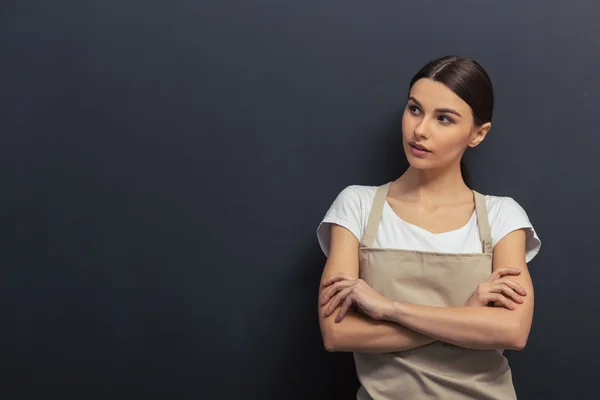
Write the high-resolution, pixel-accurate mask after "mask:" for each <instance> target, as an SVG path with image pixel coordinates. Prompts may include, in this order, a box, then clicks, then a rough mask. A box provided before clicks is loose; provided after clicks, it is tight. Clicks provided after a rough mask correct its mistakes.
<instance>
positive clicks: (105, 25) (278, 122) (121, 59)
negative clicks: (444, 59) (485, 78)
mask: <svg viewBox="0 0 600 400" xmlns="http://www.w3.org/2000/svg"><path fill="white" fill-rule="evenodd" d="M599 15H600V3H598V2H593V1H591V0H590V1H582V0H572V1H569V2H558V1H556V2H555V1H542V0H536V1H519V2H491V1H468V0H456V1H453V2H446V1H434V0H430V1H420V2H392V1H375V2H372V1H353V0H350V1H331V0H319V1H313V0H306V1H302V2H299V1H295V2H292V1H264V0H263V1H252V2H249V1H233V0H219V1H214V0H213V1H209V0H203V1H189V0H170V1H162V2H160V1H157V0H146V1H125V0H118V1H117V0H104V1H88V2H83V1H77V0H69V1H66V0H65V1H55V2H49V1H21V0H19V1H16V0H13V1H10V0H8V1H3V2H2V5H0V50H1V53H0V54H1V56H0V72H1V73H0V110H1V111H0V112H1V114H0V129H1V131H0V151H1V157H0V183H1V185H2V186H1V187H2V196H1V197H0V206H1V210H2V225H1V226H2V239H3V240H2V251H1V252H0V257H1V258H0V261H1V262H2V269H1V270H2V276H0V278H1V279H0V300H1V301H2V304H3V307H4V310H5V311H6V312H5V313H3V314H4V317H5V318H3V319H5V322H4V323H3V324H2V326H3V328H2V337H3V338H4V340H3V349H2V356H1V357H0V360H2V363H1V364H0V366H1V367H2V371H3V373H2V378H0V380H1V381H3V383H4V385H3V386H2V387H3V388H5V389H6V390H9V389H11V388H14V387H16V386H19V392H15V393H19V395H16V396H15V397H13V398H23V397H22V396H24V395H25V393H27V392H30V391H35V392H38V393H42V392H43V393H46V394H52V395H57V396H59V397H61V398H76V397H77V398H79V397H82V396H83V397H82V398H93V397H98V398H122V397H125V396H135V397H139V398H148V397H153V398H156V397H159V398H169V399H184V398H185V399H187V398H223V399H225V398H227V399H238V398H239V399H258V398H261V399H338V398H339V399H342V398H353V397H354V393H355V391H356V389H357V386H358V383H357V381H356V376H355V373H354V366H353V360H352V356H351V355H350V354H338V353H335V354H333V353H327V352H326V351H325V350H324V349H323V346H322V343H321V339H320V333H319V328H318V321H317V303H316V294H317V288H318V282H319V277H320V274H321V272H322V268H323V265H324V263H325V257H324V255H323V254H322V252H321V251H320V249H319V247H318V244H317V241H316V235H315V230H316V228H317V225H318V223H319V222H320V220H321V218H322V217H323V216H324V214H325V212H326V211H327V209H328V207H329V206H330V204H331V202H332V201H333V200H334V198H335V196H336V195H337V194H338V193H339V192H340V191H341V190H342V189H343V188H344V187H346V186H347V185H350V184H367V185H379V184H382V183H384V182H386V181H388V180H391V179H395V178H397V177H398V176H400V174H401V173H402V172H403V171H404V168H405V167H406V160H405V158H404V155H403V152H402V148H401V143H400V118H401V114H402V109H403V107H404V104H405V103H404V102H405V98H406V90H407V88H408V82H409V80H410V77H411V76H412V75H413V74H414V73H415V72H416V71H417V70H418V69H419V68H420V67H421V66H422V65H423V64H424V63H425V62H427V61H429V60H430V59H433V58H437V57H439V56H442V55H446V54H458V55H463V56H472V57H475V58H476V59H478V60H479V61H480V62H481V63H482V64H483V65H484V67H486V69H487V70H488V72H489V73H490V75H491V77H492V80H493V83H494V85H495V89H496V108H495V113H494V121H493V128H492V131H491V132H490V134H489V135H488V138H487V139H486V140H485V142H484V143H483V144H482V145H481V146H479V147H478V148H477V149H476V150H474V151H473V152H470V153H469V154H468V156H467V163H468V165H469V168H470V170H471V174H472V177H473V181H474V186H475V189H476V190H478V191H480V192H483V193H486V194H493V195H506V196H511V197H513V198H514V199H515V200H517V201H518V202H519V203H520V204H521V205H522V206H523V207H524V208H525V210H526V211H527V212H528V214H529V217H530V219H531V221H532V222H533V224H534V226H535V227H536V229H537V231H538V233H539V235H540V237H541V239H542V242H543V245H542V249H541V252H540V254H539V255H538V256H537V257H536V258H535V259H534V261H533V262H532V263H531V264H530V265H529V267H530V269H531V273H532V276H533V279H534V285H535V288H536V311H535V319H534V324H533V329H532V332H531V336H530V340H529V343H528V345H527V347H526V349H525V350H524V351H522V352H518V353H517V352H507V354H508V357H509V359H510V362H511V365H512V368H513V376H514V381H515V385H516V387H517V391H518V394H519V399H523V400H530V399H544V400H549V399H575V398H576V399H597V398H599V397H600V386H598V385H597V384H596V382H595V379H596V375H597V370H598V367H597V361H596V358H597V357H598V354H599V350H600V344H599V340H598V339H599V337H600V335H599V333H600V322H599V321H598V315H599V312H600V306H599V304H600V302H598V300H597V298H596V294H597V292H598V290H597V287H598V281H599V280H600V269H599V268H598V265H597V264H598V259H597V254H596V252H595V250H596V249H597V240H598V239H597V238H598V235H597V228H596V225H597V223H598V217H599V216H600V212H599V211H598V205H597V196H598V194H600V181H599V180H598V178H597V173H598V171H599V168H600V161H599V160H600V159H599V158H598V156H597V155H598V151H597V148H598V146H599V145H600V138H599V136H598V132H597V125H598V104H599V101H600V78H599V77H598V76H599V75H598V71H600V51H599V50H600V24H598V16H599ZM2 397H3V398H9V397H10V396H9V395H8V392H7V395H6V396H4V395H3V396H2Z"/></svg>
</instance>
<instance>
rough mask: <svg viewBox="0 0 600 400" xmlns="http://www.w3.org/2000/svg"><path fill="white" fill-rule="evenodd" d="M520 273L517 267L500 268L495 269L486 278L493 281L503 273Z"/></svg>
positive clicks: (503, 274)
mask: <svg viewBox="0 0 600 400" xmlns="http://www.w3.org/2000/svg"><path fill="white" fill-rule="evenodd" d="M520 273H521V270H520V269H518V268H500V269H497V270H495V271H494V272H493V273H492V275H490V278H489V279H488V281H495V280H497V279H500V278H502V277H503V276H505V275H519V274H520Z"/></svg>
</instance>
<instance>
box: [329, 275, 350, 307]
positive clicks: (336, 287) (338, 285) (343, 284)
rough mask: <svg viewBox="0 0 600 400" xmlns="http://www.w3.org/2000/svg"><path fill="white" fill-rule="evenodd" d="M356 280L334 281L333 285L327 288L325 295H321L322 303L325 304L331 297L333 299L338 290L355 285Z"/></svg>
mask: <svg viewBox="0 0 600 400" xmlns="http://www.w3.org/2000/svg"><path fill="white" fill-rule="evenodd" d="M354 283H355V282H354V281H350V280H347V281H339V282H336V283H334V284H333V285H331V286H330V287H328V288H327V290H326V291H325V292H324V293H323V295H322V296H321V305H325V304H326V303H327V302H328V301H329V299H331V298H332V297H333V296H334V295H335V294H336V293H337V292H339V291H340V290H342V289H344V288H346V287H348V286H350V285H353V284H354Z"/></svg>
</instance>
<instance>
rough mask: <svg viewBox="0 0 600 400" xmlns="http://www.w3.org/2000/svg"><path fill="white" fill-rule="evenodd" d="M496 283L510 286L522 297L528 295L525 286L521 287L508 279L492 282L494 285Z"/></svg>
mask: <svg viewBox="0 0 600 400" xmlns="http://www.w3.org/2000/svg"><path fill="white" fill-rule="evenodd" d="M496 283H503V284H505V285H508V286H510V287H511V288H512V289H513V290H514V291H515V292H517V293H519V294H520V295H521V296H526V295H527V290H525V288H524V287H523V286H521V285H519V284H518V283H517V282H515V281H513V280H510V279H508V278H500V279H498V280H496V281H494V282H492V284H496Z"/></svg>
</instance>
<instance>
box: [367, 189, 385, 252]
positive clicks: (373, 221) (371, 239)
mask: <svg viewBox="0 0 600 400" xmlns="http://www.w3.org/2000/svg"><path fill="white" fill-rule="evenodd" d="M390 186H392V182H388V183H386V184H385V185H382V186H379V187H378V188H377V192H375V198H374V199H373V205H372V206H371V212H370V213H369V222H368V223H367V229H365V234H364V236H363V238H362V245H363V247H373V244H374V243H375V237H376V236H377V229H378V228H379V221H381V214H382V213H383V207H384V206H385V199H386V197H387V195H388V192H389V191H390Z"/></svg>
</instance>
